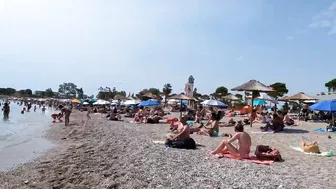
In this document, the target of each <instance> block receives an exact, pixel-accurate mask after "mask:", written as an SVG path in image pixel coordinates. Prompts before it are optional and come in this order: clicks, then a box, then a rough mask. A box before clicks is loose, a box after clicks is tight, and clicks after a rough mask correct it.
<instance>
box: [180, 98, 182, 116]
mask: <svg viewBox="0 0 336 189" xmlns="http://www.w3.org/2000/svg"><path fill="white" fill-rule="evenodd" d="M181 118H182V99H181V102H180V119H181Z"/></svg>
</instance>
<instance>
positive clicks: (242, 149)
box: [211, 124, 252, 158]
mask: <svg viewBox="0 0 336 189" xmlns="http://www.w3.org/2000/svg"><path fill="white" fill-rule="evenodd" d="M234 130H235V132H236V134H235V135H234V136H233V137H232V138H230V139H228V140H227V139H225V140H223V141H222V142H221V143H220V144H219V145H218V147H217V148H216V149H215V150H214V151H212V152H211V154H212V155H216V154H225V153H230V154H232V155H234V156H237V157H240V158H249V157H250V156H249V154H250V148H251V143H252V142H251V137H250V135H249V134H248V133H246V132H245V131H244V126H243V125H242V124H237V125H236V126H235V127H234ZM236 140H237V141H238V148H236V147H235V146H233V145H232V144H231V143H232V142H234V141H236Z"/></svg>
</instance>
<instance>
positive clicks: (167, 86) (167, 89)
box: [162, 83, 173, 105]
mask: <svg viewBox="0 0 336 189" xmlns="http://www.w3.org/2000/svg"><path fill="white" fill-rule="evenodd" d="M172 90H173V89H172V86H171V84H170V83H166V84H164V85H163V89H162V92H163V94H164V96H165V105H166V104H167V100H168V97H169V95H170V93H171V92H172Z"/></svg>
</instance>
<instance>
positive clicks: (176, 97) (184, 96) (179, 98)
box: [169, 94, 193, 117]
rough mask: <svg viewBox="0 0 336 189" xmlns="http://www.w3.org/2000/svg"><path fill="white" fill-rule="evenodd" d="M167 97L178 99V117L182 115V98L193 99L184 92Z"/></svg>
mask: <svg viewBox="0 0 336 189" xmlns="http://www.w3.org/2000/svg"><path fill="white" fill-rule="evenodd" d="M169 99H175V100H180V101H181V102H180V117H182V101H183V100H193V98H190V97H188V96H186V95H184V94H178V95H174V96H171V97H169Z"/></svg>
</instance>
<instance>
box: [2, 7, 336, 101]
mask: <svg viewBox="0 0 336 189" xmlns="http://www.w3.org/2000/svg"><path fill="white" fill-rule="evenodd" d="M335 49H336V1H334V0H323V1H322V0H320V1H316V0H295V1H280V0H277V1H276V0H253V1H251V0H208V1H204V0H193V1H191V0H170V1H164V0H141V1H138V0H119V1H117V0H73V1H70V0H57V1H48V0H10V1H9V0H0V66H1V68H0V69H1V74H0V87H7V86H9V87H14V88H18V89H20V88H32V89H33V90H45V89H46V88H48V87H51V88H52V89H54V90H57V89H58V85H59V84H60V83H62V82H74V83H75V84H77V85H78V86H82V87H83V89H84V91H85V93H87V94H89V95H91V94H95V93H97V89H98V88H99V87H100V86H110V87H113V86H116V87H117V88H118V89H120V90H126V91H127V92H128V91H131V92H138V91H140V90H141V89H143V88H149V87H156V88H160V89H161V88H162V86H163V84H165V83H171V84H172V86H173V89H174V92H176V93H178V92H182V91H183V89H184V84H185V83H186V81H187V79H188V77H189V75H193V76H194V77H195V85H196V87H197V88H198V91H199V92H201V93H212V92H214V90H215V89H216V88H217V87H218V86H225V87H227V88H229V89H231V88H233V87H235V86H237V85H240V84H242V83H244V82H246V81H248V80H250V79H257V80H260V81H261V82H262V83H265V84H272V83H274V82H285V83H286V84H287V86H288V88H289V90H290V94H293V93H296V92H300V91H304V92H306V93H309V94H315V93H318V92H321V91H325V90H326V89H325V88H324V83H325V82H327V81H329V80H331V79H333V78H335V77H336V76H335V75H334V73H333V72H334V71H333V70H335V69H336V53H335ZM310 76H314V77H310Z"/></svg>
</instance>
